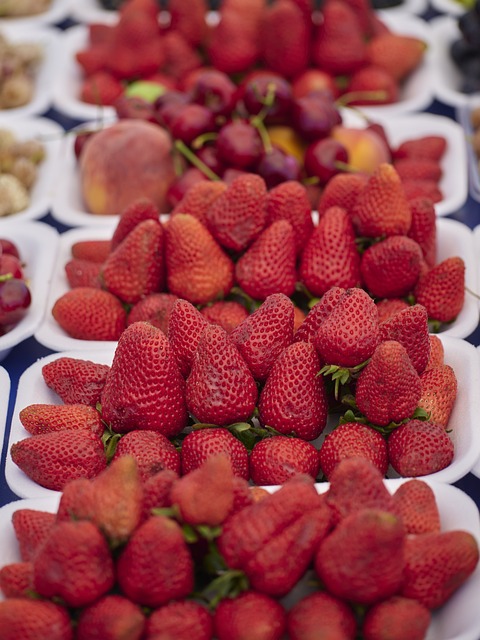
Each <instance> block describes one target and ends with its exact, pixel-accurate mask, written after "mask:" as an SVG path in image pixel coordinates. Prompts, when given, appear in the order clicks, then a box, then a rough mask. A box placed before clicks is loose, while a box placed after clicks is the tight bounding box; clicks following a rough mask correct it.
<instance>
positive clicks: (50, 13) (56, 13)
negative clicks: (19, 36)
mask: <svg viewBox="0 0 480 640" xmlns="http://www.w3.org/2000/svg"><path fill="white" fill-rule="evenodd" d="M83 1H84V0H82V2H83ZM74 2H75V0H52V1H51V3H50V7H49V8H48V9H47V10H46V11H43V12H42V13H38V14H36V15H30V16H19V17H10V18H9V17H2V18H0V30H1V29H2V28H3V26H4V25H7V26H8V27H15V28H18V29H24V28H25V27H31V26H35V27H36V26H39V25H54V24H57V23H59V22H62V21H63V20H65V18H67V17H68V16H69V14H70V13H71V7H72V4H73V3H74Z"/></svg>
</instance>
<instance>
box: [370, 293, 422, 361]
mask: <svg viewBox="0 0 480 640" xmlns="http://www.w3.org/2000/svg"><path fill="white" fill-rule="evenodd" d="M380 340H382V341H384V340H396V341H397V342H400V344H402V345H403V346H404V347H405V349H406V351H407V353H408V355H409V357H410V360H411V362H412V364H413V366H414V367H415V370H416V371H417V373H418V374H422V373H423V371H424V370H425V368H426V366H427V362H428V358H429V356H430V334H429V333H428V317H427V311H426V309H425V307H422V305H419V304H415V305H413V306H411V307H407V308H406V309H402V310H401V311H399V312H398V313H396V314H394V315H393V316H392V317H391V318H390V319H389V320H385V321H384V322H382V323H380Z"/></svg>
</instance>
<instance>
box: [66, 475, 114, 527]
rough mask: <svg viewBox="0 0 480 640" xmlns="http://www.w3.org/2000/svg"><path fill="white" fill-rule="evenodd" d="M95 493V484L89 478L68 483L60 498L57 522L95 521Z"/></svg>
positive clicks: (76, 479)
mask: <svg viewBox="0 0 480 640" xmlns="http://www.w3.org/2000/svg"><path fill="white" fill-rule="evenodd" d="M107 468H108V467H107ZM101 473H102V472H101ZM94 493H95V492H94V488H93V483H92V482H91V481H90V479H89V478H75V480H70V482H67V484H66V485H65V487H64V488H63V491H62V494H61V496H60V502H59V504H58V509H57V516H56V518H57V522H62V521H64V520H67V521H69V520H92V521H93V519H94V517H95V496H94Z"/></svg>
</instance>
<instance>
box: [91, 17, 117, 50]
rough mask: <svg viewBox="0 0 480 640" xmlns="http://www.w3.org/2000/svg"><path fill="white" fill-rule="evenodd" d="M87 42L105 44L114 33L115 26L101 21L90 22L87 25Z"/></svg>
mask: <svg viewBox="0 0 480 640" xmlns="http://www.w3.org/2000/svg"><path fill="white" fill-rule="evenodd" d="M87 31H88V42H89V43H90V44H91V45H96V44H107V43H108V42H109V41H110V40H111V39H112V38H113V34H114V33H115V26H114V25H110V24H103V23H102V22H91V23H89V24H88V25H87Z"/></svg>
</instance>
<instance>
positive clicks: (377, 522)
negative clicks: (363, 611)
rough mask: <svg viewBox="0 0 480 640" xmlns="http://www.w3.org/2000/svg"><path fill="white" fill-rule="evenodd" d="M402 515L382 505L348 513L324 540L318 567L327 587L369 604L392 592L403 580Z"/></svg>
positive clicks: (355, 600) (317, 560) (350, 599)
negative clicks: (400, 516)
mask: <svg viewBox="0 0 480 640" xmlns="http://www.w3.org/2000/svg"><path fill="white" fill-rule="evenodd" d="M404 539H405V533H404V529H403V523H402V520H401V518H399V517H397V516H395V515H394V514H393V513H389V512H387V511H382V510H381V509H361V510H360V511H357V512H354V513H352V514H350V515H348V516H346V517H345V518H344V519H343V520H341V521H340V523H339V524H338V525H337V526H336V527H335V529H334V530H333V531H332V532H331V533H330V534H329V535H328V536H327V537H326V538H324V539H323V540H322V541H321V542H320V545H319V546H318V548H317V552H316V556H315V571H316V572H317V574H318V576H319V578H320V580H321V581H322V583H323V584H324V585H325V587H326V589H327V591H328V592H329V593H330V594H332V595H333V596H336V597H338V598H341V599H342V600H347V601H353V602H355V603H359V604H364V605H369V604H373V603H375V602H378V601H380V600H385V598H388V597H389V596H393V595H394V594H396V593H397V592H398V590H399V589H400V588H401V586H402V581H403V566H404V559H403V546H404Z"/></svg>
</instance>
